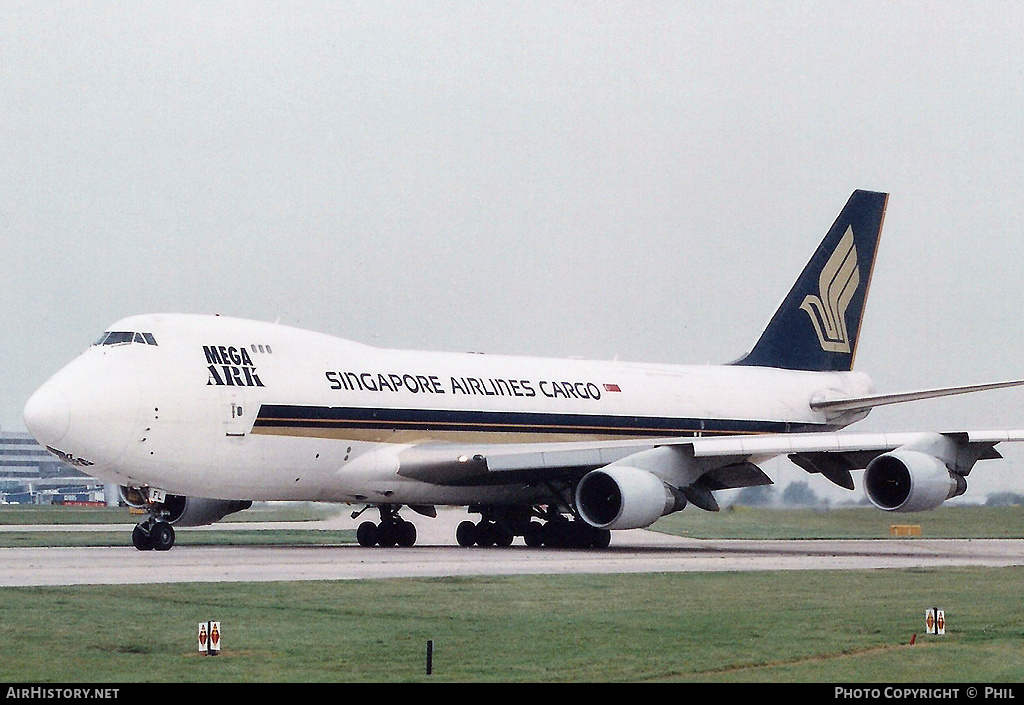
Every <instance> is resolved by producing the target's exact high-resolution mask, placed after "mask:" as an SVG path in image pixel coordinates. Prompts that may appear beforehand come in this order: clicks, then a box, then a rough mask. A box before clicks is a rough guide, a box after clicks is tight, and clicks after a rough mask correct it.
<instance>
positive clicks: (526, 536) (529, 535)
mask: <svg viewBox="0 0 1024 705" xmlns="http://www.w3.org/2000/svg"><path fill="white" fill-rule="evenodd" d="M523 540H524V541H525V542H526V545H527V546H530V547H531V548H538V547H540V546H543V545H544V525H543V524H541V523H540V522H539V521H531V522H530V523H529V524H527V525H526V531H525V532H524V533H523Z"/></svg>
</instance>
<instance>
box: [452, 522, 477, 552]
mask: <svg viewBox="0 0 1024 705" xmlns="http://www.w3.org/2000/svg"><path fill="white" fill-rule="evenodd" d="M476 534H477V531H476V524H474V523H473V522H471V521H468V520H467V521H464V522H462V523H461V524H459V527H458V528H457V529H456V530H455V540H456V541H458V542H459V545H460V546H463V547H465V548H469V547H470V546H472V545H474V544H475V543H476Z"/></svg>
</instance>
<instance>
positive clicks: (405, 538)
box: [396, 521, 416, 548]
mask: <svg viewBox="0 0 1024 705" xmlns="http://www.w3.org/2000/svg"><path fill="white" fill-rule="evenodd" d="M396 528H397V534H398V545H399V546H401V547H402V548H410V547H412V546H415V545H416V525H415V524H413V523H412V522H411V521H403V522H401V523H399V524H398V525H397V527H396Z"/></svg>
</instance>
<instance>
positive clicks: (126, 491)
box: [120, 486, 252, 526]
mask: <svg viewBox="0 0 1024 705" xmlns="http://www.w3.org/2000/svg"><path fill="white" fill-rule="evenodd" d="M120 489H121V498H122V499H124V501H125V503H126V504H128V506H130V507H135V508H137V509H145V510H146V511H148V512H150V513H152V514H157V515H159V518H160V519H162V520H163V521H166V522H168V523H170V524H174V525H175V526H205V525H206V524H213V523H214V522H217V521H220V520H221V519H223V518H224V517H226V516H227V515H228V514H234V513H235V512H240V511H242V510H243V509H248V508H249V507H251V506H252V502H251V501H248V500H227V499H207V498H206V497H185V496H183V495H178V494H167V495H165V494H163V493H159V494H157V493H155V492H150V491H149V490H148V488H147V489H146V490H143V489H140V488H138V487H125V486H122V487H121V488H120ZM154 496H158V497H160V499H159V501H153V498H154Z"/></svg>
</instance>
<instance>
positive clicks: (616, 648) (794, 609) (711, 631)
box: [0, 507, 1024, 683]
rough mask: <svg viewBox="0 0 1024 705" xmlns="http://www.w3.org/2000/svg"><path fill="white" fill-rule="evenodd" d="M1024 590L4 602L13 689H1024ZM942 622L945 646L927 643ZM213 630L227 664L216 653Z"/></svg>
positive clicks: (860, 588)
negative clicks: (566, 685)
mask: <svg viewBox="0 0 1024 705" xmlns="http://www.w3.org/2000/svg"><path fill="white" fill-rule="evenodd" d="M7 511H8V508H4V509H2V510H0V517H3V516H4V515H5V514H6V512H7ZM51 511H52V510H51ZM335 511H336V510H335ZM122 514H123V512H122ZM878 514H879V513H878V512H876V511H874V510H859V509H843V510H836V511H833V512H828V513H820V512H813V511H806V512H805V511H793V512H778V511H772V510H761V509H746V508H737V509H736V510H734V511H731V512H721V513H720V514H718V515H708V514H705V513H703V512H695V513H691V514H689V516H686V515H687V512H684V513H682V514H679V515H675V516H672V517H667V518H665V519H663V520H661V521H660V522H659V524H658V528H659V529H661V530H666V531H670V532H678V533H682V534H685V535H690V536H710V537H715V538H717V537H735V538H777V537H791V536H793V537H807V536H808V535H822V534H826V535H838V536H840V537H844V536H852V537H865V536H867V537H872V538H879V539H883V538H884V537H886V536H887V535H888V524H889V523H891V521H892V518H891V517H890V516H887V515H883V516H881V517H878V516H877V515H878ZM65 516H66V515H65ZM42 517H43V513H40V514H39V515H37V518H40V519H42ZM872 517H874V518H872ZM265 518H268V519H271V518H272V519H273V520H279V519H278V517H265ZM299 518H301V516H300V517H299ZM914 519H915V521H916V523H920V524H921V525H922V530H923V531H922V532H923V534H924V536H925V537H937V536H940V535H942V534H946V535H950V536H957V535H961V536H962V535H968V536H973V535H986V536H997V537H999V536H1021V535H1022V533H1024V531H1022V529H1024V513H1022V511H1021V508H1019V507H1015V508H1009V509H1005V510H1004V509H982V508H974V507H962V508H948V507H947V508H943V509H941V510H939V511H937V512H930V513H927V514H925V515H916V516H915V517H914ZM47 520H48V519H47ZM0 521H4V523H24V522H25V518H24V517H22V518H21V520H20V521H16V522H11V521H6V520H0ZM103 521H104V523H105V522H108V521H110V520H109V518H108V519H104V520H103ZM129 521H131V519H130V518H129ZM57 523H62V522H59V521H58V522H57ZM300 526H301V525H300ZM299 531H300V533H306V531H305V530H301V529H300V530H299ZM212 533H214V534H216V533H225V534H232V536H233V538H232V539H231V540H238V538H237V537H238V536H239V535H243V536H250V537H251V539H250V540H252V541H258V540H260V539H258V538H256V537H257V536H258V535H259V534H263V533H266V532H245V531H241V532H239V531H233V532H212ZM311 533H317V532H315V531H314V532H311ZM338 533H341V534H344V533H346V532H338ZM182 534H183V535H184V534H185V532H182ZM206 535H207V532H203V533H202V534H200V533H198V532H197V533H195V534H193V536H195V537H201V536H206ZM330 538H331V540H336V541H339V542H346V537H345V536H334V537H330ZM197 540H203V539H200V538H197ZM292 540H293V541H299V542H301V541H302V540H303V539H302V537H299V538H298V539H296V538H294V537H293V538H292ZM475 550H476V549H475ZM478 550H498V549H478ZM396 555H398V554H396ZM1022 587H1024V568H1007V569H943V570H930V569H929V570H877V571H820V572H816V571H801V572H782V571H779V572H762V573H710V574H690V573H680V574H652V575H573V576H510V577H483V578H439V579H400V580H367V581H338V582H296V583H287V582H276V583H251V584H249V583H213V584H211V583H203V584H175V585H129V586H124V585H119V586H76V587H47V588H3V589H0V654H2V655H3V658H0V682H32V683H41V682H60V683H136V682H161V683H201V682H214V681H216V682H227V683H252V682H407V681H411V682H418V681H431V680H433V681H451V682H622V681H625V682H656V681H676V682H734V681H739V682H827V683H832V682H836V683H864V682H873V683H878V682H886V683H925V682H940V683H950V682H959V683H965V682H973V683H1020V682H1022V681H1024V612H1022V610H1021V598H1020V596H1021V590H1022ZM931 606H937V607H939V608H942V609H944V610H945V612H946V617H947V623H948V627H947V629H948V633H947V635H946V636H943V637H936V636H930V637H927V636H925V635H924V633H923V632H924V613H925V609H926V608H928V607H931ZM211 619H213V620H218V621H220V622H221V624H222V631H223V634H224V642H223V651H222V653H221V655H220V656H218V657H215V658H214V657H201V656H199V655H198V653H197V650H196V645H195V642H196V625H197V624H198V623H199V622H200V621H205V620H211ZM915 634H916V635H917V640H916V644H915V645H914V646H910V645H909V644H910V641H911V637H912V636H913V635H915ZM428 640H431V641H433V643H434V657H433V664H434V673H433V675H431V676H427V675H426V674H425V651H426V643H427V641H428Z"/></svg>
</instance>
